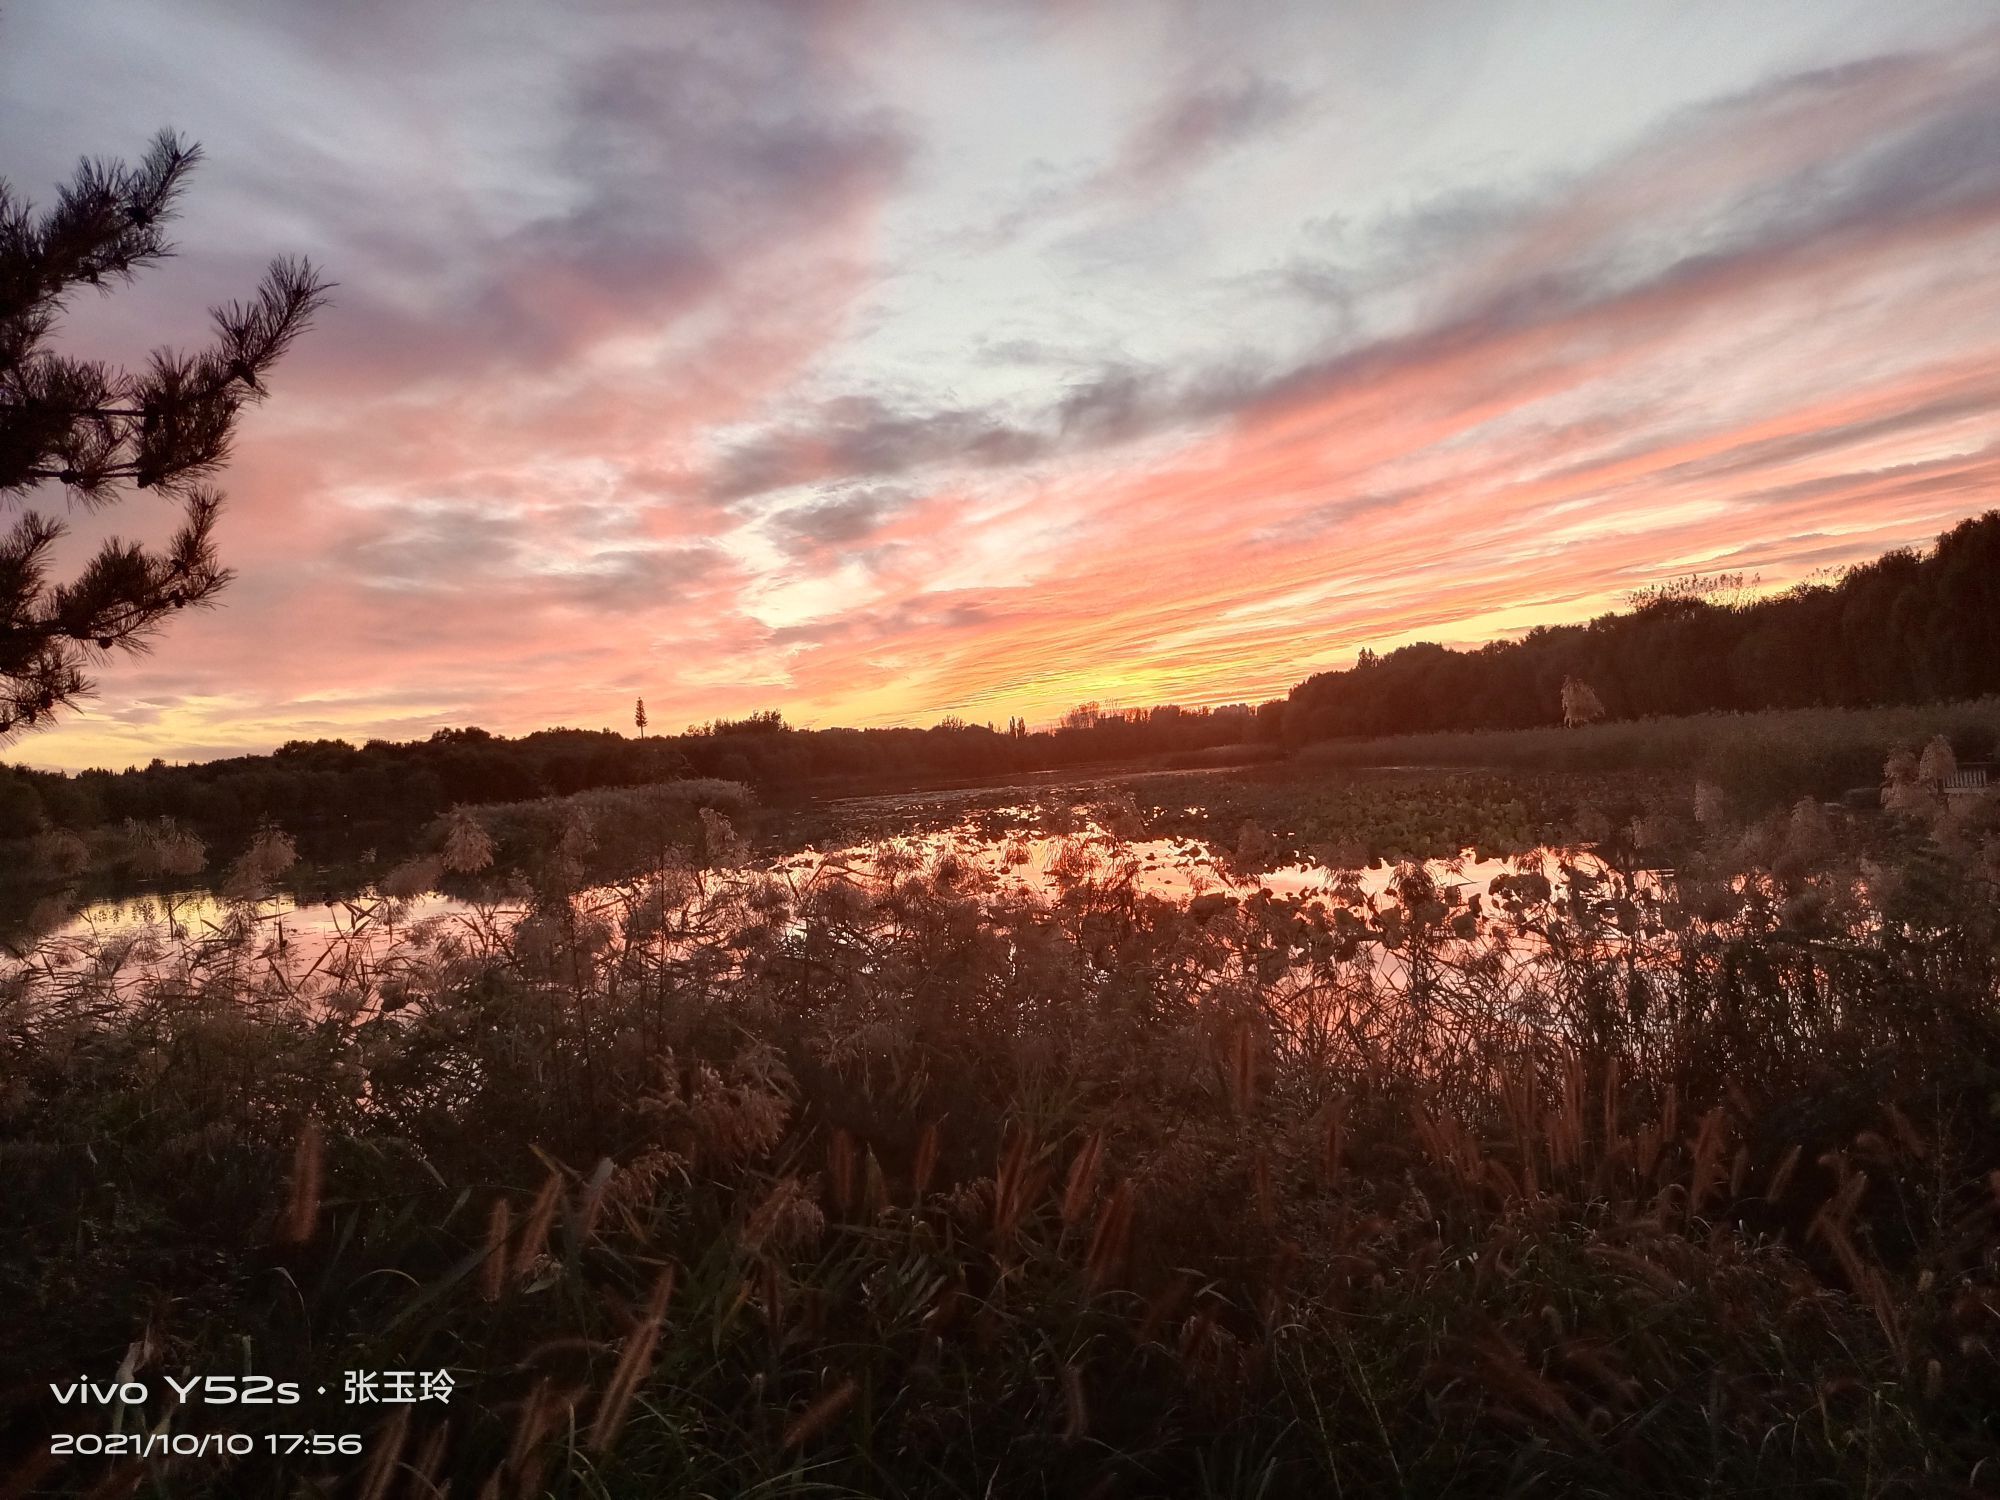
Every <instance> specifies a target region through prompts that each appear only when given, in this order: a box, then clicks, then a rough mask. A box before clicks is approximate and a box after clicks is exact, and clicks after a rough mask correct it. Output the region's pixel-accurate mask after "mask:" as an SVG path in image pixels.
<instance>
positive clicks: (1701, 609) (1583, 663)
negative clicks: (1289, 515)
mask: <svg viewBox="0 0 2000 1500" xmlns="http://www.w3.org/2000/svg"><path fill="white" fill-rule="evenodd" d="M1569 679H1575V680H1576V681H1578V682H1581V683H1584V684H1587V685H1588V686H1589V687H1590V688H1591V689H1592V690H1593V691H1594V692H1595V693H1596V695H1597V696H1598V697H1599V698H1600V699H1602V701H1603V705H1604V709H1605V712H1606V713H1607V715H1608V716H1609V717H1610V718H1613V719H1632V718H1642V717H1647V716H1652V715H1680V714H1698V713H1710V712H1715V711H1724V712H1728V711H1741V710H1750V709H1764V708H1808V707H1842V708H1856V707H1867V706H1875V705H1881V704H1893V703H1921V702H1929V701H1933V700H1936V699H1946V698H1971V697H1977V696H1979V695H1981V694H1986V693H1992V692H1995V691H2000V511H1988V512H1987V513H1986V514H1985V515H1983V516H1979V517H1976V518H1974V519H1970V520H1966V521H1963V522H1961V523H1960V524H1959V525H1958V526H1956V527H1954V528H1953V529H1952V530H1951V531H1949V532H1947V533H1945V534H1944V535H1943V536H1941V537H1939V538H1938V543H1937V546H1936V548H1935V549H1934V550H1933V551H1931V552H1930V553H1928V554H1919V553H1916V552H1911V551H1897V552H1891V553H1888V554H1886V555H1885V556H1882V557H1880V558H1877V559H1876V560H1875V561H1874V562H1871V563H1867V564H1864V565H1862V566H1860V567H1856V568H1853V569H1850V570H1849V571H1848V572H1847V573H1846V574H1845V575H1844V576H1843V577H1842V578H1841V579H1840V581H1839V582H1838V583H1834V584H1808V585H1802V586H1800V587H1798V588H1794V589H1791V590H1789V591H1788V592H1786V593H1783V594H1780V595H1778V596H1776V597H1774V598H1768V599H1759V600H1755V601H1753V602H1749V603H1743V604H1735V603H1727V602H1717V600H1716V599H1715V598H1714V597H1713V596H1712V595H1710V594H1707V593H1705V592H1704V591H1702V590H1701V589H1699V588H1698V587H1679V588H1673V587H1669V588H1662V589H1655V590H1651V591H1649V594H1648V596H1647V597H1645V598H1644V600H1643V601H1642V602H1641V603H1640V605H1639V607H1638V608H1636V609H1634V610H1632V611H1629V612H1626V613H1619V614H1608V615H1603V616H1601V617H1599V618H1598V619H1595V620H1592V621H1591V622H1590V623H1589V624H1587V625H1558V626H1538V627H1537V628H1535V629H1534V630H1531V631H1529V632H1528V634H1527V635H1526V636H1524V637H1523V638H1522V639H1520V640H1518V641H1496V642H1493V643H1492V644H1490V645H1486V646H1482V647H1481V648H1479V649H1478V650H1476V651H1452V650H1448V649H1446V648H1445V647H1443V646H1440V645H1436V644H1432V643H1429V642H1422V643H1418V644H1416V645H1411V646H1404V647H1402V648H1400V649H1398V650H1395V651H1391V652H1389V653H1388V654H1387V655H1384V656H1380V657H1377V656H1376V655H1374V653H1372V652H1364V653H1363V654H1362V658H1361V660H1360V661H1359V662H1357V663H1356V665H1355V666H1353V667H1351V668H1349V669H1348V670H1346V671H1342V672H1321V673H1319V674H1317V675H1315V676H1312V677H1309V678H1307V679H1306V680H1305V681H1304V682H1302V683H1300V684H1299V685H1298V686H1297V687H1295V688H1293V689H1292V694H1291V699H1290V701H1289V703H1288V705H1287V707H1286V711H1285V737H1286V738H1287V739H1288V740H1289V741H1291V742H1292V743H1294V744H1299V743H1304V742H1306V741H1311V740H1321V739H1331V738H1336V737H1348V736H1365V735H1387V734H1413V733H1425V732H1430V731H1436V730H1466V729H1521V728H1527V727H1530V726H1533V725H1540V724H1555V723H1560V722H1562V719H1563V704H1562V692H1563V683H1564V682H1565V680H1569Z"/></svg>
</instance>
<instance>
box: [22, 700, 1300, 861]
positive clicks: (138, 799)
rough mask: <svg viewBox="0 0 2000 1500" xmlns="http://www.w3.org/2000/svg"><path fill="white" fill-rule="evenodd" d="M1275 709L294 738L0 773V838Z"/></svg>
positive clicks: (371, 842) (311, 830) (251, 817)
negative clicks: (1045, 720)
mask: <svg viewBox="0 0 2000 1500" xmlns="http://www.w3.org/2000/svg"><path fill="white" fill-rule="evenodd" d="M1281 707H1282V705H1281V704H1277V703H1272V704H1267V705H1265V710H1266V711H1265V712H1262V713H1259V712H1258V711H1256V710H1253V709H1251V708H1250V707H1248V706H1247V705H1234V706H1230V707H1224V708H1189V709H1184V708H1179V707H1176V706H1173V705H1168V706H1165V707H1158V708H1147V709H1134V710H1126V711H1123V712H1099V711H1098V710H1097V709H1096V708H1095V706H1094V705H1093V706H1091V707H1090V709H1089V711H1088V713H1087V714H1084V715H1082V717H1079V715H1078V714H1077V713H1072V714H1071V715H1070V716H1068V718H1067V719H1066V720H1065V722H1064V723H1063V724H1061V725H1058V726H1057V727H1055V728H1053V729H1049V730H1044V731H1039V732H1030V731H1028V730H1027V729H1026V727H1025V725H1020V724H1013V725H1010V726H1008V727H1007V728H1005V729H996V728H995V727H994V726H992V725H990V724H969V723H966V722H964V721H963V720H960V719H955V718H954V719H947V720H945V721H944V722H942V723H939V724H936V725H933V726H931V727H930V728H924V729H918V728H884V729H799V728H794V727H792V726H791V725H789V724H787V723H785V721H784V719H783V717H782V716H781V715H780V714H778V713H777V712H765V713H760V714H754V715H751V716H750V717H748V718H744V719H737V720H720V721H717V722H714V723H710V724H703V725H697V726H694V727H692V728H690V729H689V730H688V731H687V732H685V733H683V734H679V735H659V734H651V735H645V736H643V737H632V736H628V735H623V734H617V733H613V732H612V731H610V730H583V729H546V730H541V731H539V732H537V733H534V734H528V735H522V736H519V737H517V738H509V737H506V736H502V735H496V734H491V733H488V732H487V731H486V730H484V729H478V728H463V729H440V730H439V731H437V732H436V733H435V734H433V735H431V736H430V737H429V738H428V739H425V740H418V741H412V742H408V743H391V742H389V741H386V740H370V741H368V742H367V743H366V744H364V745H360V746H356V745H353V744H350V743H348V742H347V741H345V740H295V741H293V742H291V743H289V744H286V745H284V746H281V747H280V748H279V749H277V750H275V751H273V752H271V753H270V754H268V755H244V756H235V757H232V758H229V759H226V760H215V761H208V762H205V763H203V764H199V765H168V764H167V763H165V762H164V761H160V760H155V761H153V762H152V763H151V764H150V765H148V766H145V767H143V768H141V767H134V768H131V769H127V770H124V771H117V772H114V771H108V770H89V771H82V772H78V773H76V774H73V775H71V774H64V773H61V772H53V771H33V770H28V769H25V768H18V767H9V768H0V839H4V838H24V837H32V836H33V835H35V834H37V833H40V832H43V831H44V830H47V829H51V828H67V829H71V830H75V831H79V832H82V831H86V830H88V829H91V828H96V827H102V826H105V825H116V824H121V823H123V822H124V821H125V820H127V819H132V820H136V821H139V822H149V821H153V820H157V819H160V818H163V817H164V818H172V819H174V820H175V821H176V822H177V823H180V824H183V825H185V826H187V827H189V828H191V829H193V830H195V831H196V832H198V833H199V834H200V835H201V837H202V838H203V839H204V840H206V841H207V842H208V843H209V844H210V845H211V846H214V847H217V848H221V849H229V848H234V847H237V846H239V845H241V844H244V843H247V842H248V840H249V839H250V837H251V836H252V835H254V834H255V832H256V831H257V829H258V828H259V827H261V826H262V825H264V824H266V823H275V824H277V825H278V826H279V827H281V828H284V829H285V830H286V831H287V832H289V833H291V834H292V835H293V836H294V837H295V838H296V839H297V840H298V845H299V849H300V851H301V852H302V853H305V854H307V855H309V856H310V855H318V856H339V855H346V854H352V853H358V852H360V851H363V850H366V849H369V848H374V849H377V850H379V851H382V852H385V853H386V852H389V851H391V850H394V849H397V848H400V847H401V846H402V844H403V843H404V842H405V841H406V840H407V839H408V837H409V836H410V834H411V833H412V832H413V831H414V830H417V829H421V828H422V827H424V826H425V825H426V824H428V823H429V822H430V820H431V819H433V818H435V817H436V816H437V815H438V814H440V813H442V812H445V811H447V810H449V809H450V808H451V807H453V806H456V805H459V804H480V803H493V802H520V801H526V800H530V799H533V798H536V797H544V796H561V795H567V794H570V793H574V792H582V791H591V790H595V789H598V788H604V787H625V786H643V785H649V784H652V783H655V782H661V781H670V780H675V779H678V778H681V777H687V776H707V777H717V778H721V779H724V780H729V781H739V782H742V783H744V784H746V785H748V786H749V787H751V788H752V789H753V790H754V791H755V792H756V793H757V794H758V796H759V797H761V798H762V799H764V800H766V801H782V800H785V799H786V798H788V797H791V796H795V795H799V794H803V793H808V792H815V793H824V792H827V791H840V790H857V791H858V790H868V789H878V788H879V789H886V788H889V787H895V786H908V785H913V784H921V783H924V782H926V781H932V782H941V781H950V780H957V779H978V778H984V777H991V776H1003V775H1014V774H1026V773H1030V772H1036V771H1059V770H1065V769H1071V768H1076V767H1087V766H1092V765H1103V764H1109V763H1115V762H1130V761H1132V760H1136V759H1143V758H1146V757H1149V756H1163V757H1167V758H1169V759H1171V758H1172V757H1175V756H1177V755H1180V756H1187V757H1194V758H1200V757H1202V756H1205V755H1212V754H1214V753H1216V752H1220V753H1222V754H1224V755H1228V754H1230V753H1232V752H1239V751H1246V747H1247V753H1256V752H1257V750H1258V749H1259V748H1262V749H1264V750H1265V751H1266V752H1267V753H1270V752H1274V751H1275V743H1274V742H1275V741H1276V740H1277V738H1278V732H1279V722H1278V718H1277V715H1276V710H1278V709H1280V708H1281Z"/></svg>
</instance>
